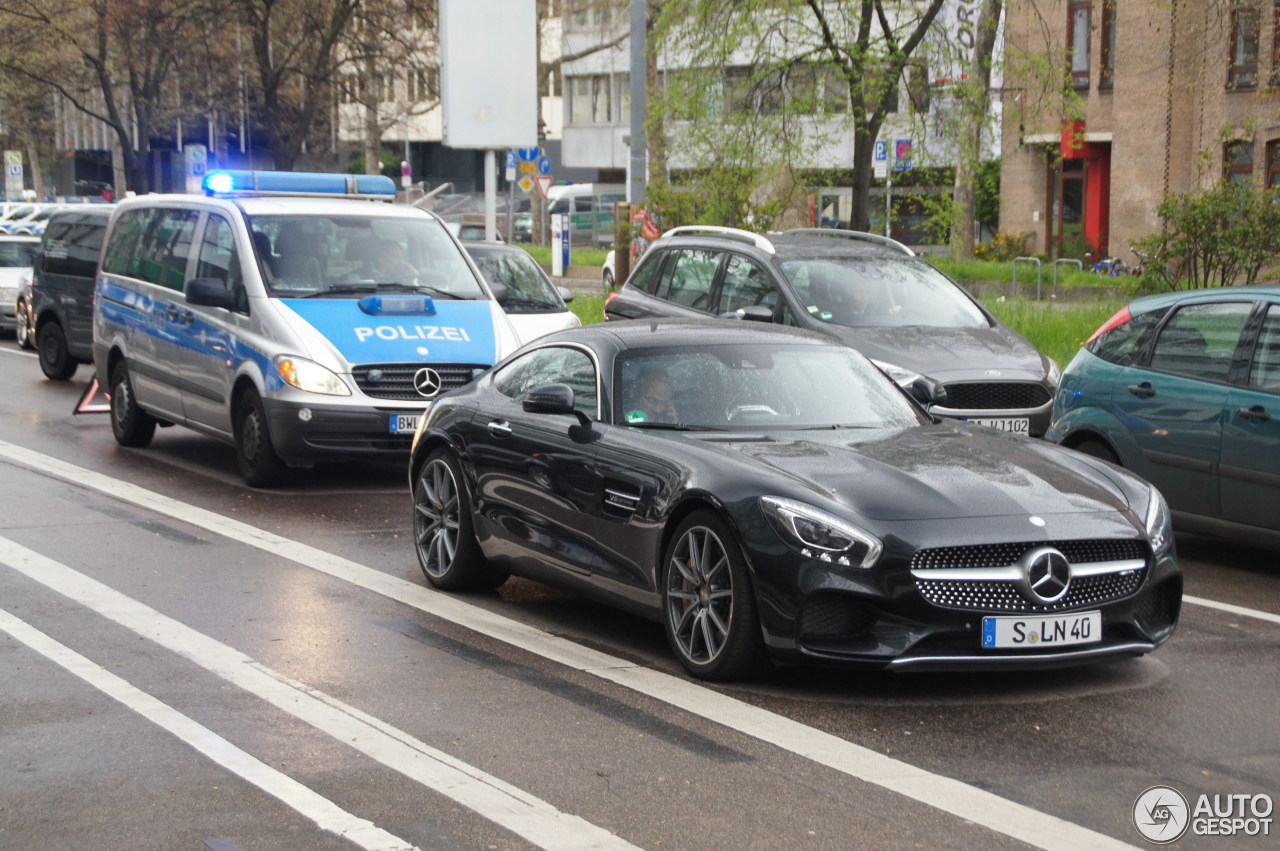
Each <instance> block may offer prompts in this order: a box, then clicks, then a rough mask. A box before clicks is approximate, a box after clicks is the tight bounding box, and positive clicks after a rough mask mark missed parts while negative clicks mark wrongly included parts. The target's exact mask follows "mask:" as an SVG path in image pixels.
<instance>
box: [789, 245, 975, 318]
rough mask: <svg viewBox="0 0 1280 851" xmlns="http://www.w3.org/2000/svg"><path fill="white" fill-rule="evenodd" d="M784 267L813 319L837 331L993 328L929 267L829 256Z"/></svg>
mask: <svg viewBox="0 0 1280 851" xmlns="http://www.w3.org/2000/svg"><path fill="white" fill-rule="evenodd" d="M781 266H782V271H783V273H784V274H785V275H786V276H787V279H788V280H789V281H791V285H792V287H794V288H795V292H796V295H797V297H798V298H799V300H800V303H801V304H802V305H803V306H804V309H805V310H807V311H808V312H809V315H810V316H813V317H814V318H816V319H819V320H821V321H823V322H828V323H831V324H833V325H847V326H851V327H886V326H887V327H895V326H902V325H925V326H929V327H934V328H988V327H990V325H991V323H990V322H988V321H987V317H986V315H985V314H984V313H983V312H982V311H981V310H980V309H979V308H978V306H977V305H975V304H974V303H973V301H972V300H970V299H969V297H968V296H966V295H965V293H964V291H963V290H961V289H960V288H959V287H958V286H956V285H955V284H954V283H952V282H951V280H950V279H949V278H947V277H946V276H945V275H943V274H942V273H941V272H939V271H938V270H937V269H934V268H933V267H932V266H930V265H928V264H927V263H923V262H919V261H914V260H906V259H903V260H897V259H887V258H884V257H852V256H840V255H836V254H831V253H826V254H824V255H823V256H822V257H820V258H816V259H805V260H785V259H784V260H783V261H782V263H781Z"/></svg>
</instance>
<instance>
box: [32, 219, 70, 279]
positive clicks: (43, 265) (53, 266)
mask: <svg viewBox="0 0 1280 851" xmlns="http://www.w3.org/2000/svg"><path fill="white" fill-rule="evenodd" d="M72 227H73V225H72V223H71V217H70V216H67V217H65V218H61V219H54V220H53V221H51V222H49V226H48V227H46V228H45V229H44V239H42V240H41V242H40V271H42V272H44V273H45V274H48V275H65V274H67V255H68V254H69V253H70V250H71V246H70V245H69V244H68V243H69V242H70V240H69V239H68V237H70V236H71V228H72Z"/></svg>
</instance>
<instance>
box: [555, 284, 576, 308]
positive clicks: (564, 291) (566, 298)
mask: <svg viewBox="0 0 1280 851" xmlns="http://www.w3.org/2000/svg"><path fill="white" fill-rule="evenodd" d="M556 292H558V293H560V300H561V301H563V302H564V303H565V304H568V303H569V302H571V301H573V290H571V289H569V288H568V287H556Z"/></svg>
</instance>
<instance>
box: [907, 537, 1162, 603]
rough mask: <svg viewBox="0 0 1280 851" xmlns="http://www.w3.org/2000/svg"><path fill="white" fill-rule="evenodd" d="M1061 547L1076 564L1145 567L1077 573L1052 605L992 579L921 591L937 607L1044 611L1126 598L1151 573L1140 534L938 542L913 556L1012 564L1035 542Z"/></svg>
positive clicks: (950, 562) (919, 585)
mask: <svg viewBox="0 0 1280 851" xmlns="http://www.w3.org/2000/svg"><path fill="white" fill-rule="evenodd" d="M1042 546H1051V547H1054V548H1056V549H1057V550H1058V551H1059V552H1061V553H1062V554H1063V555H1064V556H1066V558H1067V561H1069V562H1070V563H1071V565H1072V567H1073V568H1074V567H1077V566H1082V565H1086V564H1092V563H1097V562H1109V561H1141V562H1142V565H1143V566H1142V567H1140V568H1137V569H1127V570H1122V571H1119V572H1116V573H1105V574H1100V575H1097V576H1077V577H1073V578H1072V580H1071V585H1070V587H1069V588H1068V589H1067V594H1066V596H1065V597H1063V598H1062V599H1061V600H1059V601H1057V602H1056V603H1051V604H1041V603H1033V602H1031V601H1030V600H1028V599H1027V598H1026V597H1025V596H1024V595H1023V594H1022V592H1021V591H1019V590H1018V584H1017V583H1016V582H1014V581H1004V580H998V579H996V580H989V579H981V580H979V579H964V580H950V579H937V578H928V579H921V578H917V579H916V580H915V583H916V590H917V591H919V593H920V596H922V597H923V598H924V599H925V600H927V601H928V602H930V603H932V604H933V605H935V606H940V607H942V608H947V609H957V610H960V611H975V612H977V611H981V612H1009V613H1013V614H1023V613H1025V614H1039V613H1046V612H1057V611H1064V610H1067V609H1074V608H1079V607H1083V606H1098V605H1103V604H1105V603H1112V602H1115V601H1116V600H1121V599H1124V598H1125V597H1129V596H1132V595H1133V594H1136V593H1137V592H1138V589H1139V588H1141V587H1142V582H1143V580H1144V579H1145V578H1146V573H1147V570H1146V563H1147V546H1146V544H1145V543H1144V542H1142V541H1140V540H1137V539H1132V538H1130V539H1091V540H1077V541H1048V542H1043V541H1035V542H1020V543H1007V544H977V545H970V546H957V547H938V548H934V549H925V550H920V551H919V552H917V553H916V554H915V555H914V556H913V557H912V559H911V568H912V569H913V570H922V569H932V570H947V569H952V568H978V567H1007V566H1009V565H1013V564H1016V563H1017V562H1018V560H1019V559H1021V558H1022V556H1023V555H1024V554H1025V553H1026V552H1027V551H1028V550H1029V549H1032V548H1034V547H1042Z"/></svg>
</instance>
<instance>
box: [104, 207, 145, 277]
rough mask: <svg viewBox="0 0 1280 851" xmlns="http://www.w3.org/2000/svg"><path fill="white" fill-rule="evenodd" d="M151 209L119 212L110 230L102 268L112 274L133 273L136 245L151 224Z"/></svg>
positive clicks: (136, 254)
mask: <svg viewBox="0 0 1280 851" xmlns="http://www.w3.org/2000/svg"><path fill="white" fill-rule="evenodd" d="M151 213H152V211H151V210H129V211H128V212H125V213H121V214H120V218H118V219H117V220H116V225H115V228H114V229H113V230H112V231H111V245H110V246H108V248H107V256H106V257H104V258H103V261H102V270H103V271H104V272H110V273H111V274H113V275H132V274H134V269H133V265H134V260H135V259H136V258H137V256H138V245H139V243H141V242H142V237H143V236H145V235H146V232H147V226H148V225H150V224H151Z"/></svg>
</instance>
